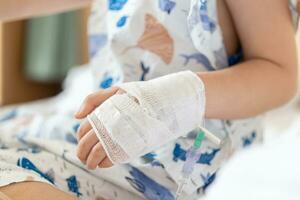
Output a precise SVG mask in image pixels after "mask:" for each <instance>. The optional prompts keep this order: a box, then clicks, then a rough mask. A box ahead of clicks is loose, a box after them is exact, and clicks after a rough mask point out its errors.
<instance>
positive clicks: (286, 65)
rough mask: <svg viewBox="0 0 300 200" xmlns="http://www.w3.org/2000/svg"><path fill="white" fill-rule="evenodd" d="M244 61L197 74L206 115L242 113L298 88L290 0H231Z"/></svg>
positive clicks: (263, 108)
mask: <svg viewBox="0 0 300 200" xmlns="http://www.w3.org/2000/svg"><path fill="white" fill-rule="evenodd" d="M227 4H228V7H229V10H230V13H231V15H232V17H233V20H234V24H235V27H236V29H237V32H238V35H239V39H240V42H241V45H242V49H243V53H244V59H245V62H242V63H240V64H238V65H236V66H234V67H231V68H227V69H224V70H221V71H214V72H205V73H202V72H201V73H198V75H199V77H201V79H202V80H203V82H204V83H205V87H206V102H207V103H206V114H205V115H206V117H207V118H224V119H230V118H244V117H251V116H254V115H257V114H260V113H262V112H265V111H268V110H270V109H272V108H274V107H276V106H280V105H282V104H283V103H285V102H287V101H288V100H289V99H291V97H293V95H294V94H295V91H296V88H297V55H296V47H295V39H294V30H293V27H292V22H291V21H292V20H291V17H290V12H289V8H288V1H287V0H264V1H261V0H251V1H236V0H227Z"/></svg>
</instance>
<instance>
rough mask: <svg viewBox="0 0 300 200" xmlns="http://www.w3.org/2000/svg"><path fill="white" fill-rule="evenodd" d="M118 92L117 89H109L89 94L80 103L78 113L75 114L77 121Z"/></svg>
mask: <svg viewBox="0 0 300 200" xmlns="http://www.w3.org/2000/svg"><path fill="white" fill-rule="evenodd" d="M117 91H118V88H117V87H111V88H109V89H106V90H101V91H99V92H96V93H93V94H90V95H89V96H87V97H86V98H85V100H84V102H83V103H82V105H81V107H80V109H79V111H78V112H76V113H75V117H76V118H77V119H82V118H84V117H86V116H87V115H88V114H90V113H91V112H92V111H93V110H94V109H95V108H96V107H98V106H99V105H100V104H101V103H103V102H104V101H105V100H106V99H108V98H109V97H111V96H112V95H114V94H115V93H116V92H117Z"/></svg>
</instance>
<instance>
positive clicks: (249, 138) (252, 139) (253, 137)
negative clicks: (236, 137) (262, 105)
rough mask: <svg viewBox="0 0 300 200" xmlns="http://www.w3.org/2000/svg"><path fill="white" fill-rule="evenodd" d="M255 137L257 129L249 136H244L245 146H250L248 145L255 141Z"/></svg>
mask: <svg viewBox="0 0 300 200" xmlns="http://www.w3.org/2000/svg"><path fill="white" fill-rule="evenodd" d="M255 138H256V132H255V131H253V132H252V133H251V134H250V136H248V137H242V140H243V147H248V146H250V145H251V144H252V143H253V142H254V140H255Z"/></svg>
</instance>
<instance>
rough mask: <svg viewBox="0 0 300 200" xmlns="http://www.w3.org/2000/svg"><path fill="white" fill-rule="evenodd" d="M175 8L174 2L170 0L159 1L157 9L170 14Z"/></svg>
mask: <svg viewBox="0 0 300 200" xmlns="http://www.w3.org/2000/svg"><path fill="white" fill-rule="evenodd" d="M175 6H176V2H174V1H171V0H159V8H160V9H161V10H162V11H164V12H166V13H168V14H170V13H171V12H172V10H173V9H174V8H175Z"/></svg>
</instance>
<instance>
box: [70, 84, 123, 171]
mask: <svg viewBox="0 0 300 200" xmlns="http://www.w3.org/2000/svg"><path fill="white" fill-rule="evenodd" d="M118 92H120V90H119V89H118V88H116V87H111V88H109V89H106V90H101V91H98V92H96V93H93V94H91V95H89V96H87V97H86V98H85V100H84V102H83V103H82V105H81V107H80V109H79V111H78V112H77V113H76V114H75V117H76V118H77V119H83V118H85V117H86V116H87V115H88V114H90V113H91V112H92V111H94V110H95V108H97V107H98V106H99V105H100V104H101V103H103V102H104V101H105V100H107V99H108V98H109V97H111V96H112V95H114V94H116V93H118ZM77 141H78V146H77V157H78V158H79V159H80V160H81V162H82V163H84V164H86V166H87V168H88V169H96V168H97V167H101V168H107V167H111V166H112V162H111V161H110V160H109V158H108V157H107V155H106V152H105V151H104V148H103V146H102V144H101V142H100V141H99V139H98V137H97V135H96V133H95V132H94V130H93V129H92V126H91V125H90V123H89V122H88V121H87V120H85V121H84V122H83V123H81V125H80V127H79V129H78V131H77Z"/></svg>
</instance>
